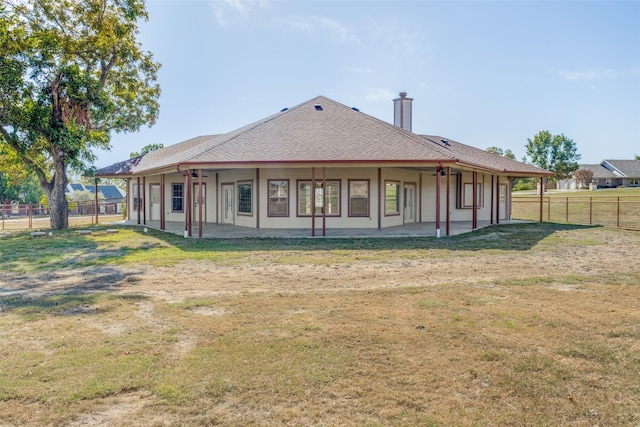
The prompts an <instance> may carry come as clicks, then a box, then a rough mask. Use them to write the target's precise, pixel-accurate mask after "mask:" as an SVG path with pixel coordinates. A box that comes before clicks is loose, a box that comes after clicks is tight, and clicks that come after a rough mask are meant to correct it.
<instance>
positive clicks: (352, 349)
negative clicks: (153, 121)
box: [0, 224, 640, 426]
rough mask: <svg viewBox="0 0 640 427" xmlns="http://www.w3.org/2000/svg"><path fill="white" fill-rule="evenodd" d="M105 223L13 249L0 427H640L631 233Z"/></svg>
mask: <svg viewBox="0 0 640 427" xmlns="http://www.w3.org/2000/svg"><path fill="white" fill-rule="evenodd" d="M94 230H95V233H93V234H91V235H84V236H82V237H80V236H78V235H77V233H74V232H73V231H72V230H70V231H69V232H62V233H56V235H55V236H54V237H53V238H44V239H31V238H30V237H27V236H26V235H22V234H20V233H18V234H12V235H11V236H5V237H3V238H2V239H0V240H1V241H0V252H1V254H2V258H1V261H0V268H1V269H2V270H3V272H4V274H5V275H4V276H2V277H1V278H0V342H2V346H0V414H2V415H1V416H0V424H2V425H10V426H12V425H36V426H40V425H41V426H45V425H72V426H75V425H122V426H136V425H176V426H177V425H181V426H182V425H186V426H189V425H191V426H197V425H216V424H217V425H238V426H240V425H243V426H244V425H309V426H310V425H318V426H320V425H346V426H362V425H368V426H382V425H426V426H445V425H447V426H448V425H456V426H477V425H619V426H637V425H638V424H639V423H640V413H639V412H638V408H639V407H640V346H639V345H638V340H639V338H640V312H639V311H638V306H639V304H640V286H638V283H640V269H639V268H638V267H637V263H636V262H635V259H636V256H637V253H638V250H639V249H640V243H639V241H640V239H638V235H637V234H634V233H633V232H625V231H619V230H610V229H603V228H590V227H571V226H564V225H553V224H543V225H540V224H528V225H518V226H504V227H492V228H489V229H488V230H486V231H482V232H476V233H470V234H469V235H464V236H459V237H456V238H448V239H440V240H436V239H426V238H425V239H406V240H405V239H379V240H378V239H376V240H372V241H367V242H363V241H356V240H347V239H345V240H340V241H335V240H331V241H328V240H318V241H315V240H310V239H304V240H302V239H301V240H299V241H298V240H294V241H286V240H285V241H281V240H274V239H268V240H264V241H263V240H250V241H195V240H190V239H182V238H175V239H174V238H173V237H172V236H163V235H161V234H160V233H154V232H149V233H148V234H140V233H138V232H137V231H136V230H135V229H127V228H123V229H122V230H121V231H120V233H118V234H115V235H106V234H104V233H102V231H103V229H102V228H99V227H98V228H95V229H94ZM581 242H582V243H581ZM584 242H586V243H584ZM334 243H335V247H333V246H332V244H334ZM583 243H584V244H583ZM24 245H28V246H30V247H31V249H33V248H36V249H34V250H28V249H25V248H23V247H22V246H24ZM249 245H253V249H252V247H250V246H249ZM78 246H80V247H81V249H79V248H78ZM14 252H19V253H20V254H21V255H20V256H17V255H15V254H14ZM38 254H40V255H38ZM593 254H600V255H601V256H600V257H599V258H597V259H595V261H594V262H587V261H589V260H587V261H584V260H583V259H582V258H583V257H585V256H589V257H590V256H592V255H593ZM522 260H524V262H522ZM568 261H573V262H568ZM463 262H464V264H463V267H462V269H463V270H462V271H459V270H457V269H458V266H459V264H461V263H463ZM389 264H392V265H393V266H394V268H396V269H397V270H393V271H394V274H393V275H392V276H397V277H393V278H394V280H397V282H400V285H397V284H396V282H395V281H394V282H388V281H386V280H387V279H385V278H386V277H387V276H385V275H384V274H383V273H384V271H383V270H384V268H385V266H387V265H389ZM145 265H146V266H148V267H146V269H145V268H144V267H143V266H145ZM165 265H168V266H175V267H162V266H165ZM178 265H180V266H181V267H180V268H178ZM195 265H198V266H204V267H206V268H205V269H204V271H206V275H205V276H197V275H194V274H189V273H190V272H189V270H188V267H189V266H195ZM512 265H513V266H512ZM523 266H525V267H523ZM527 267H528V268H527ZM129 269H134V270H135V271H136V272H138V273H137V276H136V277H137V279H136V280H135V281H132V280H131V279H132V276H131V275H130V274H129V273H128V272H129ZM159 269H160V270H161V271H163V272H165V273H166V274H165V275H164V276H158V275H152V274H151V273H152V272H154V271H156V270H159ZM283 269H284V270H283ZM371 269H373V272H374V274H369V272H370V270H371ZM185 270H186V271H187V274H186V275H184V274H185V273H184V271H185ZM93 271H103V272H104V271H106V272H107V273H108V274H106V273H105V276H104V278H102V279H100V280H102V281H108V282H109V283H108V286H107V284H104V283H103V284H102V285H101V286H97V285H96V284H95V283H93V282H91V281H93V280H96V279H95V278H92V277H89V276H88V275H87V272H93ZM271 271H276V272H279V274H281V275H280V276H276V278H279V279H280V280H284V277H285V276H287V275H294V276H293V279H291V278H289V280H290V281H289V282H286V283H287V284H288V285H287V286H290V288H283V287H282V286H278V287H269V286H267V283H266V282H267V279H269V280H271V279H272V277H271V276H269V275H270V274H271V273H270V272H271ZM145 272H146V273H148V274H147V275H145V274H144V273H145ZM395 272H398V273H395ZM230 273H233V276H229V277H228V276H226V274H230ZM320 273H321V275H320ZM412 274H415V276H413V275H412ZM488 274H493V276H490V277H488V276H487V275H488ZM252 275H253V276H252ZM254 276H255V277H258V279H257V282H252V280H254V279H252V277H254ZM429 276H437V277H435V278H433V280H431V281H429V282H425V283H424V284H416V283H418V282H419V281H418V280H416V278H420V277H424V278H427V277H429ZM203 277H204V278H203ZM219 277H222V278H221V279H219ZM260 278H263V280H262V281H260V280H259V279H260ZM341 278H342V279H341ZM13 279H15V280H20V284H19V285H14V284H13V283H12V282H11V280H13ZM72 279H73V281H71V280H72ZM159 279H161V280H160V281H157V280H159ZM230 279H234V280H238V281H240V282H241V285H240V286H239V288H238V289H241V291H240V292H234V291H230V290H225V289H226V288H224V286H223V285H224V284H225V283H226V282H227V281H229V280H230ZM329 279H331V280H335V282H336V284H335V285H334V286H333V287H331V288H330V287H327V286H325V283H324V282H325V281H326V280H329ZM63 280H67V281H70V282H69V283H71V284H69V285H67V286H65V287H62V288H61V287H57V286H55V285H54V284H50V285H47V283H48V282H56V281H63ZM356 280H360V281H361V283H360V285H361V287H359V288H358V287H357V286H355V285H356V284H355V283H354V281H356ZM196 281H199V282H201V283H195V282H196ZM87 282H91V283H90V284H89V285H87ZM111 282H115V283H111ZM296 282H299V283H300V285H299V287H297V285H296V284H295V283H296ZM306 282H311V285H312V286H303V285H304V284H306ZM31 283H37V285H30V284H31ZM291 283H293V284H292V285H289V284H291ZM196 284H197V285H199V286H200V287H196V286H195V285H196ZM115 285H118V286H115ZM365 285H366V286H365ZM234 289H235V288H234Z"/></svg>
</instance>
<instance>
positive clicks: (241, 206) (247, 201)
mask: <svg viewBox="0 0 640 427" xmlns="http://www.w3.org/2000/svg"><path fill="white" fill-rule="evenodd" d="M252 190H253V182H251V181H243V182H238V215H251V214H252V213H253V210H252V201H253V198H252V192H253V191H252Z"/></svg>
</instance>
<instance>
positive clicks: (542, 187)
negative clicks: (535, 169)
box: [540, 177, 544, 222]
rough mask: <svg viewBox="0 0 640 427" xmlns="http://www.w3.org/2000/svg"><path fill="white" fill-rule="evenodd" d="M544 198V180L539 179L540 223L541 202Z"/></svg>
mask: <svg viewBox="0 0 640 427" xmlns="http://www.w3.org/2000/svg"><path fill="white" fill-rule="evenodd" d="M543 198H544V178H543V177H540V222H542V202H543Z"/></svg>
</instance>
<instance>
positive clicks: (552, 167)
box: [526, 130, 581, 181]
mask: <svg viewBox="0 0 640 427" xmlns="http://www.w3.org/2000/svg"><path fill="white" fill-rule="evenodd" d="M527 141H528V143H527V146H526V147H527V156H528V157H529V159H530V161H531V163H532V164H534V165H536V166H538V167H540V168H542V169H545V170H548V171H550V172H552V173H553V176H552V180H554V181H558V180H561V179H567V178H569V177H570V176H571V175H572V174H573V172H575V171H576V170H578V168H579V167H580V166H579V165H578V160H580V157H581V156H580V154H578V149H577V147H576V144H575V142H573V140H572V139H570V138H567V137H566V136H564V135H562V134H560V135H551V133H550V132H549V131H546V130H544V131H540V132H538V133H537V134H536V135H535V136H534V137H533V140H531V139H527Z"/></svg>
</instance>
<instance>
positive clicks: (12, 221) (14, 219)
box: [0, 199, 125, 230]
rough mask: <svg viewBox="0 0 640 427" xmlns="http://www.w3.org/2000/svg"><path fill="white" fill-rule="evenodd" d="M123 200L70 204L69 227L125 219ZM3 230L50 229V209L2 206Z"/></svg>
mask: <svg viewBox="0 0 640 427" xmlns="http://www.w3.org/2000/svg"><path fill="white" fill-rule="evenodd" d="M124 209H125V207H124V202H123V200H122V199H104V200H99V201H98V203H96V202H95V201H91V202H69V225H90V224H98V223H107V222H113V221H118V220H121V219H123V218H124ZM0 214H1V215H2V220H1V221H0V222H1V227H0V229H2V230H34V229H37V230H43V229H49V228H50V221H51V220H50V217H49V209H48V208H47V206H45V205H42V204H17V203H12V204H4V205H0Z"/></svg>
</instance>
